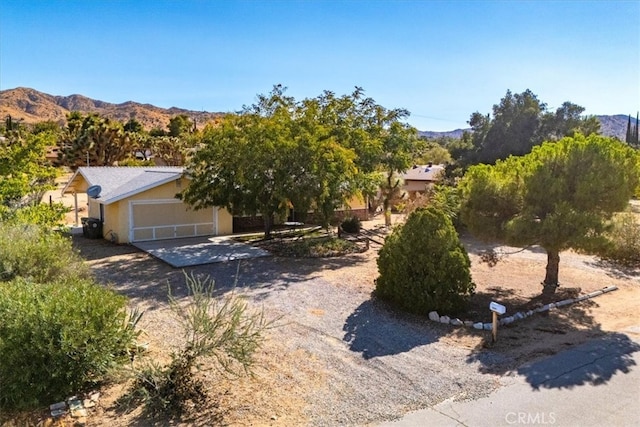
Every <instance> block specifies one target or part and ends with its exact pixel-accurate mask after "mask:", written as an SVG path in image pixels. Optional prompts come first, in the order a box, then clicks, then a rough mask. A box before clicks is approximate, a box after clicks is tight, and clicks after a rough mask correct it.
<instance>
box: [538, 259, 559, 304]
mask: <svg viewBox="0 0 640 427" xmlns="http://www.w3.org/2000/svg"><path fill="white" fill-rule="evenodd" d="M559 265H560V254H559V253H558V251H557V250H551V249H547V273H546V275H545V277H544V282H542V286H543V288H542V293H543V294H554V293H555V292H556V289H557V288H558V268H559Z"/></svg>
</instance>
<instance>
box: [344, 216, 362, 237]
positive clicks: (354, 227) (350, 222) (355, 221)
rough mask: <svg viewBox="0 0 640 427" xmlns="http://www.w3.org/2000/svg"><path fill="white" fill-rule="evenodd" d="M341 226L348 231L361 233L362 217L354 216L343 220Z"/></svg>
mask: <svg viewBox="0 0 640 427" xmlns="http://www.w3.org/2000/svg"><path fill="white" fill-rule="evenodd" d="M340 227H341V228H342V230H344V231H345V232H347V233H359V232H360V229H361V228H362V223H361V222H360V218H358V217H357V216H352V217H349V218H346V219H345V220H344V221H342V223H341V224H340Z"/></svg>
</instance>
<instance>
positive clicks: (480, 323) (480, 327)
mask: <svg viewBox="0 0 640 427" xmlns="http://www.w3.org/2000/svg"><path fill="white" fill-rule="evenodd" d="M473 327H474V328H475V329H482V328H483V327H484V326H483V325H482V322H478V323H474V324H473Z"/></svg>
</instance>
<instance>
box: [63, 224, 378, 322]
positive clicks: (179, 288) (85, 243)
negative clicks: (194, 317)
mask: <svg viewBox="0 0 640 427" xmlns="http://www.w3.org/2000/svg"><path fill="white" fill-rule="evenodd" d="M74 247H75V248H76V249H77V250H78V251H79V253H80V255H81V256H82V257H83V258H84V259H85V260H86V261H87V262H88V263H89V264H90V268H91V270H92V272H93V274H94V276H95V277H96V279H97V280H98V282H100V283H103V284H104V285H106V286H108V287H110V288H111V289H113V290H114V291H116V292H118V293H120V294H123V295H125V296H126V297H128V298H129V300H130V302H131V304H133V305H136V304H143V305H144V306H145V308H146V309H155V308H159V307H161V306H166V304H167V303H168V301H169V299H168V293H169V288H171V293H172V295H173V296H174V297H176V298H182V297H185V296H187V295H188V289H187V287H186V281H185V278H184V275H185V274H190V275H191V274H192V275H195V276H199V277H209V278H211V279H212V280H214V282H215V289H216V294H217V295H221V294H224V293H226V292H229V291H231V290H233V289H240V290H243V291H250V292H251V294H252V295H251V296H252V298H254V299H256V300H258V301H259V300H261V299H264V298H266V297H267V296H268V293H269V292H270V291H273V290H278V289H286V288H287V287H289V286H291V285H294V284H296V283H300V282H304V281H308V280H312V279H314V278H317V277H320V276H321V275H322V272H323V271H324V270H335V269H340V268H342V267H346V266H350V265H354V264H358V263H361V262H365V258H364V257H363V256H361V255H362V254H353V255H350V256H345V257H335V258H281V257H263V258H253V259H244V260H234V261H226V262H217V263H212V264H203V265H197V266H193V267H184V268H174V267H171V266H170V265H168V264H166V263H164V262H163V261H160V260H159V259H157V258H155V257H153V256H151V255H149V254H147V253H145V252H143V251H141V250H139V249H137V248H135V247H133V246H130V245H117V244H113V243H110V242H108V241H106V240H102V239H87V238H84V237H82V236H74Z"/></svg>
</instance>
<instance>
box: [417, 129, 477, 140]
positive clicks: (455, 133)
mask: <svg viewBox="0 0 640 427" xmlns="http://www.w3.org/2000/svg"><path fill="white" fill-rule="evenodd" d="M465 131H467V132H471V128H468V129H456V130H450V131H446V132H434V131H430V130H421V131H418V135H419V136H421V137H423V138H429V139H437V138H443V137H444V138H455V139H459V138H462V133H463V132H465Z"/></svg>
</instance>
